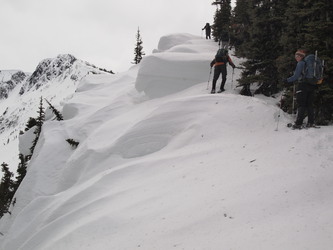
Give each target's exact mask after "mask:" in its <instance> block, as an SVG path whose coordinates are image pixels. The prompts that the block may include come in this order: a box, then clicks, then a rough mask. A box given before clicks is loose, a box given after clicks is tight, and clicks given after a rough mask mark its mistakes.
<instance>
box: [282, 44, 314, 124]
mask: <svg viewBox="0 0 333 250" xmlns="http://www.w3.org/2000/svg"><path fill="white" fill-rule="evenodd" d="M306 54H307V51H306V50H305V49H299V50H297V51H296V53H295V59H296V61H297V65H296V69H295V72H294V74H293V75H292V76H291V77H289V78H287V79H286V80H284V82H285V84H289V83H292V82H298V87H297V91H296V100H297V105H298V108H297V118H296V122H295V124H294V125H293V128H294V129H301V128H302V124H303V120H304V118H305V115H306V113H307V115H308V122H307V125H306V126H307V127H313V126H314V109H313V100H314V93H315V89H316V86H315V85H313V84H310V83H308V82H307V81H306V80H305V76H304V67H305V61H304V58H305V56H306Z"/></svg>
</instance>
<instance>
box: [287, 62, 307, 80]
mask: <svg viewBox="0 0 333 250" xmlns="http://www.w3.org/2000/svg"><path fill="white" fill-rule="evenodd" d="M304 65H305V62H304V61H303V60H302V61H299V62H298V63H297V65H296V69H295V72H294V75H293V76H291V77H289V78H287V81H288V82H295V81H297V80H298V79H299V78H300V77H301V76H302V72H303V68H304Z"/></svg>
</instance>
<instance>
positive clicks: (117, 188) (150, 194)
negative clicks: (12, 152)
mask: <svg viewBox="0 0 333 250" xmlns="http://www.w3.org/2000/svg"><path fill="white" fill-rule="evenodd" d="M161 42H162V44H160V45H159V52H158V53H155V54H153V55H151V56H148V57H146V58H145V59H144V60H143V61H142V63H141V65H139V67H137V66H135V67H133V68H131V69H130V70H129V71H128V72H125V73H123V74H119V75H114V76H98V75H93V76H87V77H86V78H85V79H84V80H83V81H81V83H80V85H79V86H78V89H77V91H76V93H75V95H74V96H73V98H72V99H70V100H68V101H67V103H66V104H65V105H64V108H63V114H64V116H65V121H62V122H56V121H48V122H46V123H45V125H44V127H43V132H42V135H41V138H40V140H39V142H38V145H37V148H36V151H35V152H36V154H35V155H34V156H33V158H32V160H31V163H30V165H29V169H28V174H27V176H26V178H25V179H24V181H23V183H22V185H21V187H20V189H19V190H18V192H17V195H16V204H15V206H14V207H13V208H12V214H11V215H6V216H5V217H4V218H3V219H2V220H1V221H0V232H1V233H2V234H3V235H0V242H1V243H0V246H1V249H3V250H14V249H15V250H17V249H24V250H29V249H31V250H32V249H33V250H39V249H40V250H42V249H43V250H51V249H52V250H53V249H54V250H56V249H70V250H72V249H80V250H82V249H131V250H132V249H152V250H153V249H198V250H202V249H210V250H211V249H213V250H215V249H216V250H220V249H244V250H245V249H246V250H247V249H290V250H298V249H299V250H301V249H302V250H303V249H321V250H326V249H327V250H328V249H331V246H332V243H333V239H332V235H333V212H332V209H331V208H332V205H333V198H332V197H333V193H332V190H333V189H332V188H333V181H332V179H333V170H332V168H331V166H332V162H333V157H332V156H331V152H332V149H333V146H332V145H333V144H332V142H333V129H332V127H323V128H321V129H309V130H301V131H293V130H290V129H288V128H286V127H285V126H284V124H286V123H287V122H291V118H290V117H289V116H288V115H286V114H283V113H282V112H281V113H280V111H279V109H278V107H277V106H276V105H275V104H276V102H277V100H275V99H271V98H261V99H258V98H251V97H244V96H240V95H237V94H235V92H236V91H235V90H234V89H233V87H232V86H234V85H235V84H233V85H232V75H231V74H230V73H229V75H228V83H227V85H226V88H227V91H226V92H225V93H223V94H216V95H210V94H207V93H208V90H207V89H206V88H207V80H205V79H206V78H207V79H208V74H209V58H212V57H213V55H214V53H215V51H216V49H217V47H216V44H215V43H213V42H211V41H206V40H204V39H200V38H198V37H194V36H190V35H181V34H176V35H170V36H166V37H163V38H162V39H161ZM170 44H171V45H170ZM161 48H163V49H161ZM189 58H190V59H191V60H192V59H193V58H195V62H194V63H193V64H191V65H192V67H193V68H192V69H191V71H190V67H189V64H188V62H190V61H191V60H190V59H189ZM200 58H202V59H201V61H200ZM233 60H234V62H235V64H236V65H237V64H239V62H240V60H239V59H237V58H234V57H233ZM157 62H161V64H160V67H158V66H156V64H157ZM171 64H172V65H171ZM149 68H151V70H149ZM203 68H204V69H203ZM196 72H202V74H205V77H202V78H200V77H201V76H198V78H199V79H193V78H191V77H193V76H196V75H197V73H196ZM229 72H232V71H231V70H230V68H229ZM238 74H239V72H237V75H238ZM235 78H236V77H235ZM189 79H190V80H189ZM190 82H191V83H192V84H190ZM154 83H156V86H155V85H154ZM175 83H177V84H175ZM155 87H156V88H155ZM151 88H155V89H154V90H153V91H151V90H150V89H151ZM137 90H142V92H138V91H137ZM279 114H281V117H280V121H279V124H280V126H279V129H278V131H276V127H277V119H278V115H279ZM67 138H73V139H75V140H77V141H79V142H80V144H79V146H78V147H77V148H76V149H74V148H72V147H71V146H70V145H68V143H67V142H66V141H65V140H66V139H67Z"/></svg>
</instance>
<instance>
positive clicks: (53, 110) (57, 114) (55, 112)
mask: <svg viewBox="0 0 333 250" xmlns="http://www.w3.org/2000/svg"><path fill="white" fill-rule="evenodd" d="M45 101H46V102H47V104H48V105H49V106H50V109H51V110H52V112H53V114H54V115H55V116H56V119H57V121H62V120H64V117H63V116H62V114H61V113H60V112H59V110H57V109H56V108H55V107H53V106H52V104H51V103H50V102H49V101H48V100H46V99H45Z"/></svg>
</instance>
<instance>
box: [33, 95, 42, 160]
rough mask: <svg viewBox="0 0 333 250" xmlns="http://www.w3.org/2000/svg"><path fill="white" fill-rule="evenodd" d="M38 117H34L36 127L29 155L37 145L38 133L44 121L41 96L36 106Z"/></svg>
mask: <svg viewBox="0 0 333 250" xmlns="http://www.w3.org/2000/svg"><path fill="white" fill-rule="evenodd" d="M37 113H38V117H37V119H36V129H35V131H34V134H35V135H36V137H35V139H34V141H33V142H32V146H31V148H30V151H31V155H32V154H33V152H34V150H35V147H36V145H37V142H38V139H39V136H40V133H41V132H42V126H43V123H44V121H45V112H44V107H43V97H40V102H39V108H38V112H37Z"/></svg>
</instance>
